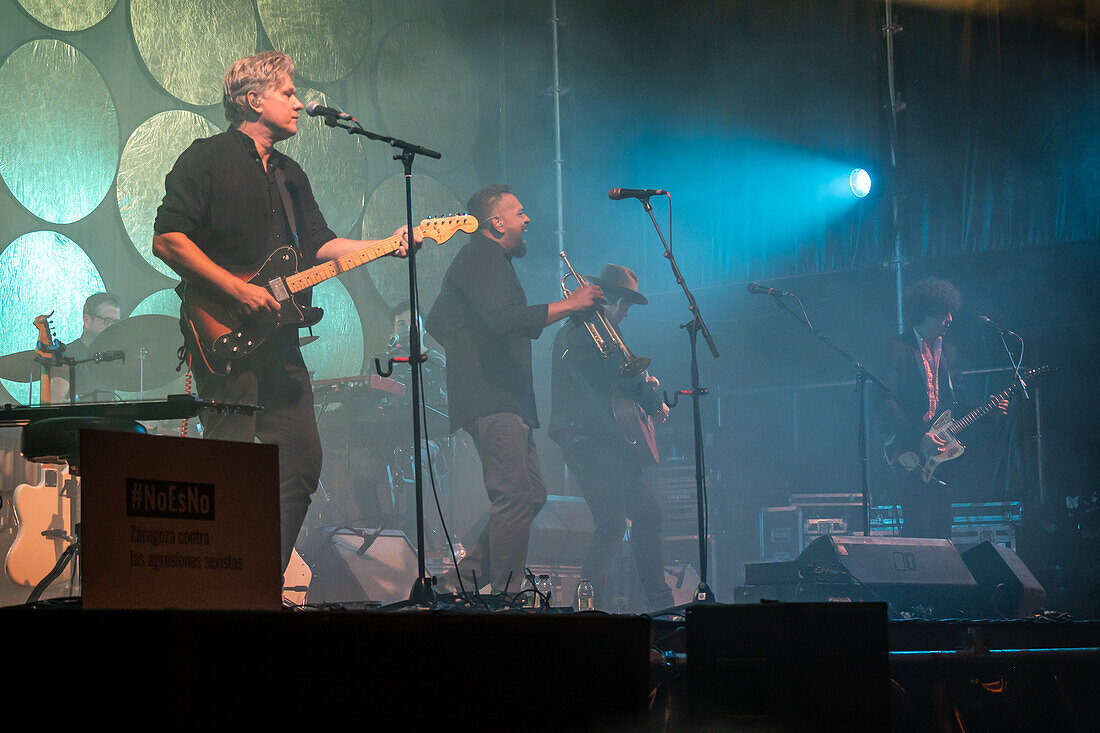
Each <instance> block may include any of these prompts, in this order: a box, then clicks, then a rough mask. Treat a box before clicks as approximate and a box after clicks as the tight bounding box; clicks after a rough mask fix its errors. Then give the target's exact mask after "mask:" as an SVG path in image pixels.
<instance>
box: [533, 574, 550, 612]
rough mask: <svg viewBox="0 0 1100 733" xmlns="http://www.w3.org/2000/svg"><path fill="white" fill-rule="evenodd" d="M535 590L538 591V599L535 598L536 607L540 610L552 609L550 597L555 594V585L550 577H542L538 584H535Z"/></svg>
mask: <svg viewBox="0 0 1100 733" xmlns="http://www.w3.org/2000/svg"><path fill="white" fill-rule="evenodd" d="M535 589H536V590H537V591H538V594H537V598H535V605H536V606H537V607H538V608H550V606H551V605H552V604H551V603H550V596H551V594H552V593H553V592H554V584H553V583H551V582H550V576H549V575H540V576H539V579H538V582H537V583H535Z"/></svg>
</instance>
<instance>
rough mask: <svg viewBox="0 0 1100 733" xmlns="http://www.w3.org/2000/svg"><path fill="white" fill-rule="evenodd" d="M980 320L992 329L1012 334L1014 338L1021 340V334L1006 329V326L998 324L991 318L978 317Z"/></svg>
mask: <svg viewBox="0 0 1100 733" xmlns="http://www.w3.org/2000/svg"><path fill="white" fill-rule="evenodd" d="M978 320H979V321H981V322H982V323H984V324H985V325H987V326H989V327H990V328H995V329H997V330H998V331H1000V332H1001V333H1007V334H1010V335H1012V336H1015V337H1016V338H1020V334H1018V333H1016V332H1015V331H1012V330H1010V329H1007V328H1005V327H1004V326H1002V325H1001V324H999V323H997V322H996V321H993V320H990V318H989V316H978Z"/></svg>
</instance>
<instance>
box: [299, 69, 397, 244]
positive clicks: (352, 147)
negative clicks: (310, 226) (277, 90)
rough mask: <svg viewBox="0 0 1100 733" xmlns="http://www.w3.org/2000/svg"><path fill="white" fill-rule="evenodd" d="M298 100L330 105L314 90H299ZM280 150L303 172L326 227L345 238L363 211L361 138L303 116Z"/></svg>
mask: <svg viewBox="0 0 1100 733" xmlns="http://www.w3.org/2000/svg"><path fill="white" fill-rule="evenodd" d="M298 98H299V99H301V100H302V103H303V104H308V103H309V102H314V101H315V102H317V103H318V104H322V105H324V106H326V107H331V106H333V105H332V101H331V99H330V98H328V97H326V96H325V95H324V94H323V93H321V92H319V91H317V90H315V89H301V88H299V90H298ZM279 148H280V149H281V150H282V151H283V152H284V153H286V154H287V155H289V156H290V157H291V158H294V160H296V161H298V163H300V164H301V166H302V168H304V169H305V171H306V174H307V175H308V176H309V183H310V186H311V187H312V188H313V195H314V196H315V197H316V198H317V204H318V205H319V206H320V207H321V213H322V214H324V216H325V221H327V222H328V225H329V228H330V229H332V231H334V232H336V234H337V235H338V236H341V237H342V236H346V235H347V233H348V231H349V230H350V229H351V227H352V225H353V224H355V221H356V219H358V218H359V214H360V213H361V212H362V211H363V201H364V198H365V197H364V194H363V181H364V180H365V179H366V175H365V173H364V167H365V165H366V157H365V156H364V154H363V140H362V138H360V137H359V136H354V137H353V136H351V135H348V134H347V133H346V132H344V131H343V130H341V129H339V128H335V129H333V128H328V127H326V126H325V125H324V123H323V122H321V120H320V119H319V118H316V117H307V116H306V115H305V114H303V115H302V116H301V118H300V119H299V120H298V134H297V135H295V136H294V137H292V138H290V139H289V140H286V141H284V142H282V143H280V144H279ZM391 231H392V230H391Z"/></svg>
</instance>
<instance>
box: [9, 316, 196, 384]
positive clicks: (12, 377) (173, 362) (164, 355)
mask: <svg viewBox="0 0 1100 733" xmlns="http://www.w3.org/2000/svg"><path fill="white" fill-rule="evenodd" d="M182 343H183V336H182V335H181V334H180V330H179V321H178V319H176V318H173V317H171V316H164V315H156V314H149V315H142V316H133V317H131V318H125V319H123V320H121V321H119V322H118V323H115V324H113V325H111V326H108V327H107V328H106V329H104V330H103V332H102V333H100V334H99V335H98V336H97V337H96V339H95V341H93V342H92V345H91V346H90V347H89V349H88V353H89V354H91V356H89V357H88V358H87V359H83V360H76V361H75V363H72V364H68V363H66V362H65V356H64V353H61V354H60V355H59V357H60V358H59V359H57V362H58V363H57V364H56V365H55V366H56V367H57V369H58V370H61V369H64V368H65V367H70V368H72V369H75V372H73V373H70V374H64V372H62V371H56V372H55V374H57V375H59V376H64V377H66V378H68V377H74V376H75V378H76V381H75V382H73V380H72V379H70V380H69V381H70V391H71V392H72V393H73V394H75V395H76V398H75V400H74V401H88V399H89V398H90V399H91V400H93V401H103V400H102V399H98V398H105V399H106V400H114V399H115V395H114V394H113V393H114V392H136V393H137V394H138V395H139V399H141V398H143V397H144V395H145V393H146V392H148V391H151V390H155V389H159V388H160V387H164V386H165V385H167V384H170V383H171V382H172V380H174V379H175V378H176V377H177V376H179V373H178V372H177V371H176V366H177V359H176V351H177V350H178V349H179V347H180V345H181V344H182ZM41 369H42V367H41V362H40V361H39V360H38V354H37V353H36V351H35V350H34V349H31V350H29V351H20V352H17V353H14V354H8V355H7V356H0V378H2V379H7V380H9V381H12V382H21V383H28V400H27V401H28V403H29V402H30V399H29V398H30V389H31V387H30V383H34V382H37V381H38V380H39V378H40V376H41ZM85 380H87V382H90V384H87V383H86V382H85ZM89 386H90V387H93V389H91V390H89V391H86V392H83V393H82V392H80V390H81V389H82V388H85V387H89Z"/></svg>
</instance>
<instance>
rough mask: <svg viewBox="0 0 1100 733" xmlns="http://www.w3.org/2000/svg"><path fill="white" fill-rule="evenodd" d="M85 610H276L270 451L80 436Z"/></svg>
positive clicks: (274, 476) (275, 489)
mask: <svg viewBox="0 0 1100 733" xmlns="http://www.w3.org/2000/svg"><path fill="white" fill-rule="evenodd" d="M80 459H81V464H80V471H81V520H82V521H81V561H82V570H83V593H82V595H83V606H84V608H187V609H264V608H267V609H275V608H280V607H281V605H282V601H281V587H282V562H281V555H280V551H279V543H280V536H279V534H280V533H279V451H278V448H277V447H276V446H274V445H260V444H255V443H233V442H228V441H220V440H196V439H193V438H192V439H188V438H173V437H167V436H156V435H140V434H133V433H114V432H106V431H99V430H82V431H81V433H80Z"/></svg>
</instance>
